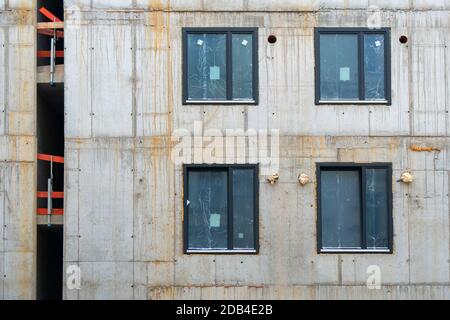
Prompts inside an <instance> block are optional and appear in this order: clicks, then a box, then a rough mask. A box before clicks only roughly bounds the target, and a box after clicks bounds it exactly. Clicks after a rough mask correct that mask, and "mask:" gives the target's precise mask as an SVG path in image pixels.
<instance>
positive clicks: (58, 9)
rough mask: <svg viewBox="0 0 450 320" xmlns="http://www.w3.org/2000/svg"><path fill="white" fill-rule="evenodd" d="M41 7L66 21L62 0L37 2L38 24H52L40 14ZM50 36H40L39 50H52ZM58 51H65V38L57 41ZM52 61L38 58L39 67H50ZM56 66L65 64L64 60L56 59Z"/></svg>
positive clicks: (39, 0) (38, 41)
mask: <svg viewBox="0 0 450 320" xmlns="http://www.w3.org/2000/svg"><path fill="white" fill-rule="evenodd" d="M41 7H45V9H47V10H48V11H50V12H51V13H53V14H54V15H55V16H56V17H58V18H59V19H60V20H62V21H64V4H63V1H62V0H38V1H37V9H38V12H37V21H38V22H51V21H50V20H49V19H48V18H46V17H45V16H44V15H42V14H41V13H40V12H39V9H40V8H41ZM50 39H51V37H50V36H46V35H41V34H38V39H37V50H50ZM56 50H64V38H58V40H57V41H56ZM49 61H50V59H48V58H38V59H37V65H38V66H46V65H49V64H50V63H49ZM55 64H64V58H56V59H55Z"/></svg>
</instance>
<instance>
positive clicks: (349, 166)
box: [316, 162, 394, 254]
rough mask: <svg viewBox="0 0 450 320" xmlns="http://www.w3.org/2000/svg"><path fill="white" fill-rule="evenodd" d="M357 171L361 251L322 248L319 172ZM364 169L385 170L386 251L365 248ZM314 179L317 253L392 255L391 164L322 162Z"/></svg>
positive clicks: (317, 166) (318, 164) (317, 167)
mask: <svg viewBox="0 0 450 320" xmlns="http://www.w3.org/2000/svg"><path fill="white" fill-rule="evenodd" d="M355 169H358V170H359V173H360V190H361V192H360V201H361V206H360V207H361V209H360V210H361V213H360V214H361V243H362V246H361V249H339V248H336V249H334V248H327V249H323V247H322V210H321V200H322V199H321V195H322V181H321V172H322V171H325V170H355ZM366 169H386V172H387V179H386V184H387V188H386V190H387V191H388V194H387V198H388V230H387V231H388V249H371V248H369V249H367V247H366V241H365V239H366V223H365V222H366V213H365V211H366V208H365V192H364V191H365V189H364V186H365V181H366V174H365V170H366ZM316 179H317V196H316V200H317V223H316V225H317V253H319V254H321V253H325V254H328V253H338V254H340V253H377V254H380V253H381V254H383V253H384V254H392V253H393V234H394V231H393V225H394V222H393V214H392V211H393V193H392V163H381V162H380V163H353V162H352V163H350V162H345V163H344V162H342V163H341V162H338V163H336V162H323V163H317V164H316Z"/></svg>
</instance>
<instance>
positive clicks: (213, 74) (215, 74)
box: [209, 66, 220, 80]
mask: <svg viewBox="0 0 450 320" xmlns="http://www.w3.org/2000/svg"><path fill="white" fill-rule="evenodd" d="M209 79H210V80H220V67H217V66H214V67H209Z"/></svg>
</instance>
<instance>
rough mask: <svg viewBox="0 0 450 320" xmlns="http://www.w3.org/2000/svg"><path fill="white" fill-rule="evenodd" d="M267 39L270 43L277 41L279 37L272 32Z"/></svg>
mask: <svg viewBox="0 0 450 320" xmlns="http://www.w3.org/2000/svg"><path fill="white" fill-rule="evenodd" d="M267 41H268V42H269V43H270V44H274V43H275V42H277V37H276V36H274V35H273V34H271V35H270V36H269V37H267Z"/></svg>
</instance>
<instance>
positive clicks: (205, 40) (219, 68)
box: [187, 34, 227, 100]
mask: <svg viewBox="0 0 450 320" xmlns="http://www.w3.org/2000/svg"><path fill="white" fill-rule="evenodd" d="M187 39H188V44H187V45H188V48H187V50H188V52H187V53H188V78H187V81H188V86H187V87H188V89H187V91H188V92H187V94H188V99H191V100H208V99H215V100H225V99H226V98H227V84H226V79H227V74H226V35H225V34H188V37H187Z"/></svg>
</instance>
